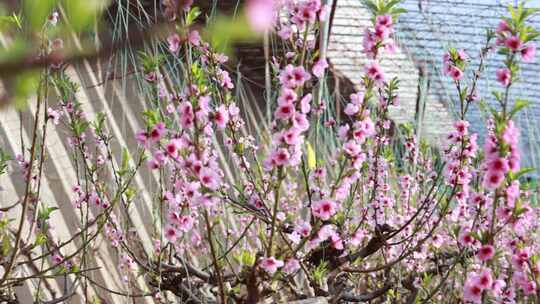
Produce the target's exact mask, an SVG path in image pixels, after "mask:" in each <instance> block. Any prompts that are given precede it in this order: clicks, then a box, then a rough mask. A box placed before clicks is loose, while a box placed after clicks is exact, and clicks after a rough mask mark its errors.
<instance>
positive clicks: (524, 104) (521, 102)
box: [510, 99, 531, 118]
mask: <svg viewBox="0 0 540 304" xmlns="http://www.w3.org/2000/svg"><path fill="white" fill-rule="evenodd" d="M530 104H531V103H530V102H528V101H526V100H523V99H517V100H516V102H515V103H514V108H513V109H512V111H510V118H512V117H513V116H514V115H515V114H516V113H518V112H519V111H521V110H522V109H523V108H526V107H528V106H529V105H530Z"/></svg>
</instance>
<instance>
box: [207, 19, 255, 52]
mask: <svg viewBox="0 0 540 304" xmlns="http://www.w3.org/2000/svg"><path fill="white" fill-rule="evenodd" d="M203 36H204V37H205V38H206V40H207V41H210V43H211V45H212V47H213V48H214V49H216V50H217V51H219V52H224V53H226V54H229V55H231V54H232V51H231V46H232V45H233V44H234V43H237V42H251V41H254V40H256V39H257V38H258V37H259V34H258V33H255V32H254V31H252V30H251V26H249V24H248V21H247V19H246V17H245V14H241V15H239V16H237V17H235V18H231V17H225V16H218V17H216V19H215V21H214V22H213V23H211V24H209V25H208V26H207V28H206V29H205V31H204V32H203Z"/></svg>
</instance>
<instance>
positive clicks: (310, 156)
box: [306, 141, 317, 170]
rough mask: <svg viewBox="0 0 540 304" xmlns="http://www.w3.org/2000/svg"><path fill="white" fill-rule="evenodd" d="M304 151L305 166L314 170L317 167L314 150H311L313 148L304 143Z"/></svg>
mask: <svg viewBox="0 0 540 304" xmlns="http://www.w3.org/2000/svg"><path fill="white" fill-rule="evenodd" d="M306 150H307V165H308V168H309V169H310V170H313V169H315V167H316V166H317V156H316V155H315V150H313V147H312V146H311V144H310V143H309V141H308V142H306Z"/></svg>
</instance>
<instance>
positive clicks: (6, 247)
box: [1, 235, 11, 257]
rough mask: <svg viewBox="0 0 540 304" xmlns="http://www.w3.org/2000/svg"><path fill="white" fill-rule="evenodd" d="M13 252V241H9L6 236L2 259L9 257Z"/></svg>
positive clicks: (3, 242)
mask: <svg viewBox="0 0 540 304" xmlns="http://www.w3.org/2000/svg"><path fill="white" fill-rule="evenodd" d="M10 251H11V241H10V240H9V236H8V235H5V236H4V237H3V238H2V252H1V253H2V254H1V256H2V257H7V256H8V254H9V252H10Z"/></svg>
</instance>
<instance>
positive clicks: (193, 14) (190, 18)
mask: <svg viewBox="0 0 540 304" xmlns="http://www.w3.org/2000/svg"><path fill="white" fill-rule="evenodd" d="M200 14H201V10H200V9H199V8H198V7H196V6H194V7H192V8H191V10H190V11H189V13H188V14H187V16H186V25H188V26H189V25H191V24H192V23H193V22H194V21H195V20H196V19H197V17H199V15H200Z"/></svg>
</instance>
